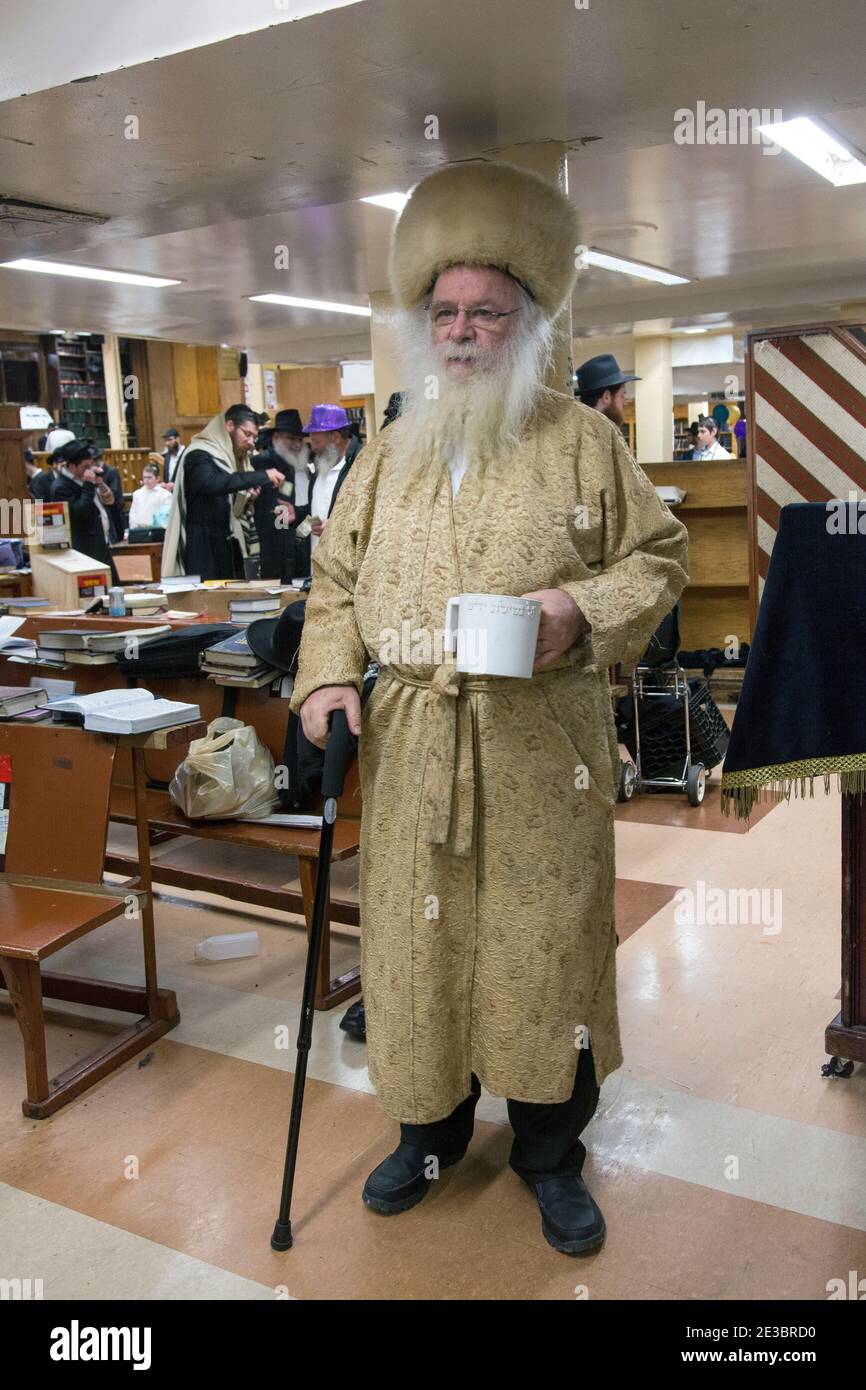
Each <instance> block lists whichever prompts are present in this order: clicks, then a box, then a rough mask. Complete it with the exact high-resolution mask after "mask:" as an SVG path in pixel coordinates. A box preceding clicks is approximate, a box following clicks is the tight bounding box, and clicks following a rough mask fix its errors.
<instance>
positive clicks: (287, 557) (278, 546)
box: [255, 410, 312, 584]
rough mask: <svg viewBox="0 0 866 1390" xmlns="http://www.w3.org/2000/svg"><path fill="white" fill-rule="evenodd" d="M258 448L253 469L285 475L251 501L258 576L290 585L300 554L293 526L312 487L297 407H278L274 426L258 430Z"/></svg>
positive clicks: (303, 511)
mask: <svg viewBox="0 0 866 1390" xmlns="http://www.w3.org/2000/svg"><path fill="white" fill-rule="evenodd" d="M259 450H260V451H259V453H258V454H257V456H256V459H255V467H256V468H277V469H279V470H280V472H282V473H284V474H285V480H284V482H282V483H281V484H280V486H279V487H278V488H276V487H273V486H272V485H270V484H269V485H268V486H266V487H263V488H262V490H261V492H260V493H259V495H258V497H257V498H256V500H255V519H256V529H257V531H258V535H259V546H260V554H261V577H262V578H263V579H278V580H280V582H281V583H283V584H290V583H291V581H292V580H293V579H294V578H295V577H296V576H297V574H298V563H299V560H301V559H302V557H300V556H299V555H298V551H299V549H300V548H301V546H300V545H299V542H298V540H297V536H296V527H297V524H298V522H299V521H302V520H303V518H304V517H305V516H307V515H308V513H309V510H310V508H309V492H310V487H311V486H312V482H311V478H310V471H309V463H310V456H309V451H308V448H307V442H306V440H305V438H304V435H303V426H302V424H301V417H300V415H299V413H298V411H297V410H280V411H278V412H277V415H276V419H275V420H274V423H273V428H272V429H269V430H262V431H261V433H260V434H259Z"/></svg>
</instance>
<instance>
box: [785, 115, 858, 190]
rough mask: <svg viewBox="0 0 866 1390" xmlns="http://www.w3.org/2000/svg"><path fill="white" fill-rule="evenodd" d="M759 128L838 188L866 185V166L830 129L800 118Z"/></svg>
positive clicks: (802, 117)
mask: <svg viewBox="0 0 866 1390" xmlns="http://www.w3.org/2000/svg"><path fill="white" fill-rule="evenodd" d="M758 129H759V130H760V131H761V133H762V135H766V136H767V138H768V139H770V140H774V141H775V143H776V144H777V145H781V146H782V149H784V150H787V151H788V153H789V154H792V155H794V156H795V157H796V158H797V159H800V160H802V162H803V163H804V164H808V166H809V168H810V169H814V171H815V173H816V174H820V175H821V177H822V178H825V179H828V180H829V182H830V183H832V184H833V186H834V187H835V188H844V187H846V186H847V185H848V184H852V183H866V164H863V163H862V161H861V160H859V159H857V157H856V156H855V155H853V154H852V153H851V151H850V150H849V149H847V148H846V147H845V146H844V145H843V144H842V143H841V142H840V141H839V140H838V139H837V138H836V136H835V135H832V134H831V133H830V131H829V130H824V129H823V127H822V126H819V125H818V124H817V123H816V122H815V121H812V120H810V119H809V117H808V116H797V117H795V119H794V120H792V121H777V122H776V124H775V125H762V126H759V127H758Z"/></svg>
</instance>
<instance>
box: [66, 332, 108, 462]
mask: <svg viewBox="0 0 866 1390" xmlns="http://www.w3.org/2000/svg"><path fill="white" fill-rule="evenodd" d="M54 343H55V348H54V350H55V352H56V353H57V366H58V371H59V375H60V399H61V407H60V414H61V418H63V419H65V420H67V421H68V422H69V428H70V429H71V430H72V431H73V433H74V434H75V436H76V438H77V439H92V440H93V442H94V444H98V445H99V446H100V447H101V448H105V447H107V445H108V443H109V438H108V403H107V401H106V398H105V373H104V370H103V366H102V337H101V336H100V335H99V334H91V335H89V336H87V337H83V336H81V337H79V336H75V337H72V338H61V337H57V338H55V340H54Z"/></svg>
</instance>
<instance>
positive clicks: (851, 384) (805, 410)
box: [750, 327, 866, 595]
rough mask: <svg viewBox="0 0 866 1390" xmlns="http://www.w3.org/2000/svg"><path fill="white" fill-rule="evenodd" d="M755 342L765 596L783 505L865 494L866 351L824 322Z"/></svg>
mask: <svg viewBox="0 0 866 1390" xmlns="http://www.w3.org/2000/svg"><path fill="white" fill-rule="evenodd" d="M750 346H751V352H752V389H753V402H752V408H753V420H754V460H755V462H754V468H755V519H756V525H757V560H758V592H759V595H760V593H761V592H762V590H763V587H764V579H765V577H766V574H767V568H768V566H769V563H770V554H771V552H772V549H773V543H774V541H775V539H776V532H777V530H778V526H779V509H780V507H784V506H785V505H786V504H787V503H789V502H827V501H829V500H830V499H831V498H835V497H838V498H842V499H844V500H845V501H848V500H849V497H850V494H851V493H852V492H854V493H856V494H857V497H858V498H860V497H866V352H864V349H863V347H862V346H861V345H860V344H859V343H858V342H857V341H856V339H852V337H851V336H850V335H849V334H848V333H846V331H845V330H844V329H837V328H826V327H822V328H820V329H815V330H810V329H803V330H802V331H799V332H797V333H790V334H787V333H786V334H782V335H779V336H778V337H772V336H767V337H761V338H757V339H754V340H752V342H751V345H750Z"/></svg>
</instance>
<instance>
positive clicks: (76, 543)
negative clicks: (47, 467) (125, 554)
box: [51, 439, 117, 583]
mask: <svg viewBox="0 0 866 1390" xmlns="http://www.w3.org/2000/svg"><path fill="white" fill-rule="evenodd" d="M59 452H60V454H61V456H62V462H61V464H60V469H59V472H58V473H57V476H56V477H55V479H54V484H53V487H52V489H51V500H52V501H53V502H68V504H69V529H70V532H71V534H72V548H73V550H80V551H81V554H82V555H89V556H90V558H91V560H97V561H98V562H99V564H101V565H108V566H109V568H110V569H111V577H112V580H113V581H114V582H115V583H116V582H117V572H116V570H115V568H114V564H113V561H112V559H111V551H110V550H109V544H110V540H111V521H110V519H109V515H108V510H107V505H106V504H108V506H110V505H112V503H113V500H114V498H113V494H112V492H111V489H110V488H109V487H108V486H107V485H106V484H105V482H104V481H103V480H102V478H101V477H98V476H97V474H96V471H95V469H94V467H93V455H94V453H95V452H96V451H95V450H94V449H93V447H92V446H91V445H90V444H87V443H85V441H84V440H82V439H75V440H73V441H72V443H70V444H64V445H63V447H62V449H61V450H60V451H59Z"/></svg>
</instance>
